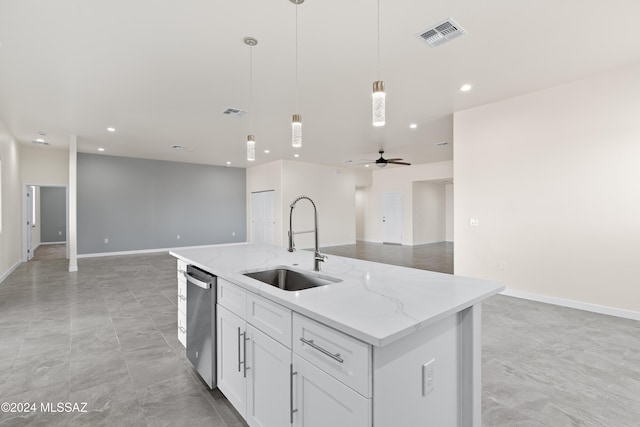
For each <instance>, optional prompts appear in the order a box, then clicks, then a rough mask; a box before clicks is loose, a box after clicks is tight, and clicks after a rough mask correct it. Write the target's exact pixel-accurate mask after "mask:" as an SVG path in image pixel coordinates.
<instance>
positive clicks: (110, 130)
mask: <svg viewBox="0 0 640 427" xmlns="http://www.w3.org/2000/svg"><path fill="white" fill-rule="evenodd" d="M107 130H108V131H109V132H115V131H116V128H112V127H108V128H107Z"/></svg>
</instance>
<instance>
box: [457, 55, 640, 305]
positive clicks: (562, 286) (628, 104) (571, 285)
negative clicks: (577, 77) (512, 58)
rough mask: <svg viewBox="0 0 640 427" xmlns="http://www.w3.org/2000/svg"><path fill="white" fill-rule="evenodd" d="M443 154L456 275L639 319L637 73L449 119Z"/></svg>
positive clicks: (612, 76)
mask: <svg viewBox="0 0 640 427" xmlns="http://www.w3.org/2000/svg"><path fill="white" fill-rule="evenodd" d="M454 159H455V187H456V189H455V196H454V199H455V239H456V250H455V273H456V274H462V275H465V276H474V277H481V278H488V279H496V280H499V281H501V282H502V283H504V284H505V285H506V286H507V288H508V289H509V290H516V291H521V292H527V293H533V294H538V295H543V296H548V297H552V298H561V299H568V300H575V301H580V302H583V303H587V304H595V305H600V306H607V307H614V308H618V309H624V310H631V311H636V312H640V286H638V284H639V283H640V279H639V275H638V269H637V268H636V266H637V265H638V259H639V256H640V220H639V218H640V66H635V67H631V68H627V69H623V70H619V71H616V72H612V73H608V74H604V75H600V76H596V77H593V78H590V79H587V80H582V81H578V82H574V83H571V84H567V85H563V86H560V87H556V88H552V89H549V90H545V91H541V92H536V93H532V94H529V95H525V96H521V97H518V98H513V99H509V100H505V101H501V102H497V103H494V104H490V105H486V106H483V107H479V108H475V109H471V110H467V111H463V112H459V113H456V114H455V117H454ZM469 218H478V220H479V226H478V227H470V226H469ZM499 261H504V264H503V267H504V269H503V270H501V269H499Z"/></svg>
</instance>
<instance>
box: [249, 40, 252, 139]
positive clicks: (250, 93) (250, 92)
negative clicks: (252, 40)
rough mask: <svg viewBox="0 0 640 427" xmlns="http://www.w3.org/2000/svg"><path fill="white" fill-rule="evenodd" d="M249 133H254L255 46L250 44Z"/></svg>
mask: <svg viewBox="0 0 640 427" xmlns="http://www.w3.org/2000/svg"><path fill="white" fill-rule="evenodd" d="M249 134H253V46H249Z"/></svg>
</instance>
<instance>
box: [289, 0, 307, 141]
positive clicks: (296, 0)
mask: <svg viewBox="0 0 640 427" xmlns="http://www.w3.org/2000/svg"><path fill="white" fill-rule="evenodd" d="M289 1H290V2H291V3H293V4H295V5H296V110H298V5H299V4H302V3H304V0H289ZM291 146H292V147H294V148H300V147H302V115H301V114H294V115H293V119H292V120H291Z"/></svg>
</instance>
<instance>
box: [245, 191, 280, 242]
mask: <svg viewBox="0 0 640 427" xmlns="http://www.w3.org/2000/svg"><path fill="white" fill-rule="evenodd" d="M274 200H275V191H274V190H269V191H259V192H256V193H251V243H265V244H269V245H273V244H275V237H276V233H275V228H276V222H275V218H274V212H273V210H274Z"/></svg>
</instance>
